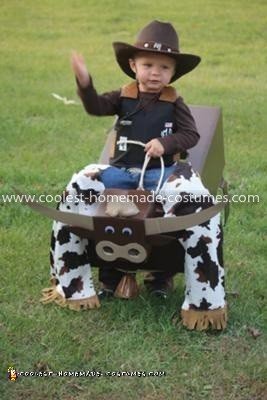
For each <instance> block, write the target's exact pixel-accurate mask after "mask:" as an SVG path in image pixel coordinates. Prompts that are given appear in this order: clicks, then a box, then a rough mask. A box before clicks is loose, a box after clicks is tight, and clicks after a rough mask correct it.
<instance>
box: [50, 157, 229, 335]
mask: <svg viewBox="0 0 267 400" xmlns="http://www.w3.org/2000/svg"><path fill="white" fill-rule="evenodd" d="M106 168H109V165H89V166H87V167H85V168H84V169H83V170H82V171H80V172H79V173H78V174H74V175H73V177H72V179H71V181H70V182H69V184H68V185H67V188H66V192H65V193H64V198H67V197H68V196H69V197H71V198H72V199H75V201H71V202H69V201H65V200H63V201H61V203H60V204H59V207H58V208H59V210H60V211H63V212H71V213H77V214H84V215H87V216H92V217H93V216H94V215H96V214H97V210H98V208H99V207H100V206H99V203H98V202H97V198H98V197H99V196H101V195H103V193H105V186H104V184H103V182H101V181H100V180H99V179H98V175H99V171H101V170H104V169H106ZM170 192H171V193H173V194H174V193H175V194H176V195H180V196H181V197H182V196H184V195H185V193H186V194H190V193H191V194H193V195H196V193H197V195H198V196H201V195H207V194H208V193H209V192H208V190H207V189H206V188H205V187H204V186H203V184H202V183H201V180H200V178H199V176H198V175H197V174H196V173H195V172H194V171H193V170H192V168H191V166H190V165H189V164H188V163H184V162H178V163H177V165H176V168H175V170H174V172H173V174H171V175H170V176H169V178H168V179H167V180H166V181H165V182H164V184H163V186H162V188H161V191H160V195H161V196H162V197H166V193H167V194H168V193H170ZM92 195H94V197H93V199H94V201H92ZM79 198H82V199H83V201H78V200H77V199H79ZM166 198H168V197H166ZM209 206H210V204H208V205H207V204H205V202H202V203H199V202H196V203H193V202H191V203H190V205H188V204H186V203H185V202H183V201H181V202H179V203H177V204H173V202H168V201H165V204H163V207H162V208H163V213H164V217H165V218H168V219H169V217H174V216H175V215H182V214H184V215H185V214H189V213H193V212H199V211H200V210H201V209H205V208H207V207H209ZM132 223H133V220H132ZM113 229H118V230H120V232H121V233H122V234H121V237H117V239H114V240H113V239H110V237H112V235H113V233H114V232H113ZM130 229H131V221H130V219H129V218H127V217H123V218H119V216H117V217H109V218H108V217H107V216H106V217H102V219H101V218H100V219H98V222H97V224H95V225H94V235H93V236H94V240H93V241H92V240H91V239H92V237H90V235H88V234H87V235H86V233H85V234H83V232H82V231H81V230H76V231H75V229H72V230H69V229H66V225H65V224H64V223H61V222H54V224H53V233H52V241H51V278H52V283H53V286H52V287H51V288H48V289H44V292H43V301H44V302H45V303H47V302H50V301H55V302H56V303H58V304H60V305H62V306H68V307H70V308H72V309H76V310H79V309H84V308H94V307H98V306H99V302H98V298H97V295H96V292H95V288H94V283H93V279H92V271H91V264H92V265H93V266H98V267H99V266H101V267H102V268H116V266H117V268H118V267H119V269H123V270H128V271H129V270H130V271H134V270H137V269H145V270H146V269H147V270H149V269H150V270H151V269H152V270H154V271H155V270H156V271H157V270H158V271H164V270H168V269H169V270H171V272H172V273H173V274H174V273H176V272H181V271H182V270H183V268H184V272H185V283H186V288H185V299H184V302H183V304H182V319H183V323H184V325H185V326H187V327H188V328H189V329H193V328H196V329H206V328H207V327H208V326H209V325H210V324H211V326H212V327H213V328H216V329H222V328H224V327H225V325H226V303H225V292H224V268H223V260H222V234H221V227H220V216H219V214H217V215H216V216H214V217H212V218H211V219H210V220H208V221H206V222H205V223H202V224H200V225H197V226H194V227H191V228H189V229H185V230H181V231H178V232H175V233H172V235H171V243H173V241H174V242H175V246H176V247H175V249H176V251H177V257H176V259H175V260H174V262H173V258H172V255H171V254H169V255H170V258H168V257H167V258H166V254H168V252H167V253H166V252H165V253H164V254H165V263H164V264H162V262H163V260H162V259H160V254H161V253H162V252H163V251H164V246H163V247H159V246H157V248H158V253H156V254H154V255H153V252H152V259H151V257H150V258H149V257H148V256H149V252H148V253H146V254H143V253H144V251H143V253H142V249H141V251H140V248H141V245H142V247H143V248H144V246H143V243H142V233H141V231H139V232H138V239H137V238H136V237H134V236H133V238H132V239H131V238H130V236H129V230H130ZM132 231H133V229H132ZM75 232H76V233H78V235H77V234H76V233H75ZM97 232H98V233H99V238H100V240H99V239H98V238H97V237H98V235H97ZM86 236H87V237H86ZM125 238H126V239H125ZM125 240H126V241H125ZM126 242H128V243H129V244H128V245H127V244H126ZM137 242H138V243H139V244H138V246H139V247H138V246H136V245H135V247H134V246H133V245H132V243H135V244H136V243H137ZM140 242H141V245H140ZM147 242H148V245H149V241H147ZM173 245H174V244H172V246H173ZM125 246H126V247H125ZM127 246H128V247H127ZM169 246H170V244H169ZM123 248H124V249H125V248H126V250H127V251H126V250H125V251H126V252H125V254H124V253H123V251H122V249H123ZM169 249H170V248H169ZM128 250H130V251H128ZM116 251H117V255H116V253H115V252H116ZM137 252H138V253H139V254H141V255H140V257H141V258H140V259H139V260H138V261H137V262H135V261H133V259H131V256H129V254H131V253H132V254H133V258H134V256H135V254H136V253H137ZM114 253H115V255H114ZM129 257H130V258H129ZM156 260H157V261H156ZM147 261H149V262H150V263H151V262H152V265H153V267H152V265H150V264H149V263H147ZM96 263H98V264H96ZM168 264H170V265H169V266H168Z"/></svg>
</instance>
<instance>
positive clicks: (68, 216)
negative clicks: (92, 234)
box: [15, 189, 94, 231]
mask: <svg viewBox="0 0 267 400" xmlns="http://www.w3.org/2000/svg"><path fill="white" fill-rule="evenodd" d="M15 192H16V193H17V194H19V195H20V196H21V199H22V203H24V204H26V205H27V206H29V207H31V208H32V209H33V210H34V211H36V212H38V213H40V214H43V215H46V216H47V217H49V218H52V219H54V220H55V221H59V222H63V223H64V224H66V225H71V226H77V227H79V228H84V229H87V230H91V231H92V230H94V224H93V218H92V217H90V216H88V215H82V214H74V213H70V212H64V211H59V210H56V209H54V208H50V207H46V206H43V205H41V204H40V203H38V202H36V201H32V200H30V201H27V200H25V198H27V197H29V196H28V195H24V194H22V193H21V192H19V191H18V190H16V189H15Z"/></svg>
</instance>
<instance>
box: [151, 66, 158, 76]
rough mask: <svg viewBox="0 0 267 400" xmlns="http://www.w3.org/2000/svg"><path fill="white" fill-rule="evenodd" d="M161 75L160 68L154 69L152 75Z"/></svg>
mask: <svg viewBox="0 0 267 400" xmlns="http://www.w3.org/2000/svg"><path fill="white" fill-rule="evenodd" d="M159 73H160V69H159V68H158V67H156V66H155V67H153V68H152V74H153V75H159Z"/></svg>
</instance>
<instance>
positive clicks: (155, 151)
mask: <svg viewBox="0 0 267 400" xmlns="http://www.w3.org/2000/svg"><path fill="white" fill-rule="evenodd" d="M145 151H146V152H147V154H148V155H149V156H150V157H160V156H162V154H163V153H164V147H163V146H162V144H161V143H160V141H159V140H158V139H152V140H150V141H149V142H148V143H147V144H146V146H145Z"/></svg>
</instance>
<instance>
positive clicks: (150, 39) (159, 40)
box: [113, 21, 201, 82]
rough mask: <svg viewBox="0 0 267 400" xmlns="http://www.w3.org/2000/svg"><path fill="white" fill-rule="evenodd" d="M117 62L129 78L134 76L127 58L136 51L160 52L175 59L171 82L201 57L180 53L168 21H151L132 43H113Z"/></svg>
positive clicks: (131, 56)
mask: <svg viewBox="0 0 267 400" xmlns="http://www.w3.org/2000/svg"><path fill="white" fill-rule="evenodd" d="M113 47H114V51H115V55H116V59H117V62H118V64H119V66H120V67H121V69H122V70H123V72H125V73H126V74H127V75H128V76H130V77H131V78H135V73H134V72H133V71H132V69H131V67H130V64H129V59H130V58H133V56H134V54H135V53H136V52H137V51H146V52H150V53H160V54H165V55H168V56H170V57H172V58H174V59H175V61H176V69H175V73H174V75H173V77H172V79H171V82H173V81H175V80H176V79H178V78H180V77H181V76H182V75H184V74H187V73H188V72H189V71H191V70H192V69H194V68H195V67H196V66H197V65H198V63H199V62H200V60H201V58H200V57H199V56H196V55H193V54H185V53H180V50H179V38H178V35H177V33H176V31H175V29H174V28H173V26H172V25H171V24H170V23H165V22H159V21H152V22H150V23H149V24H148V25H146V26H145V27H144V28H143V29H142V30H141V31H140V32H139V34H138V36H137V38H136V42H135V44H134V45H130V44H127V43H122V42H114V43H113Z"/></svg>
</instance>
